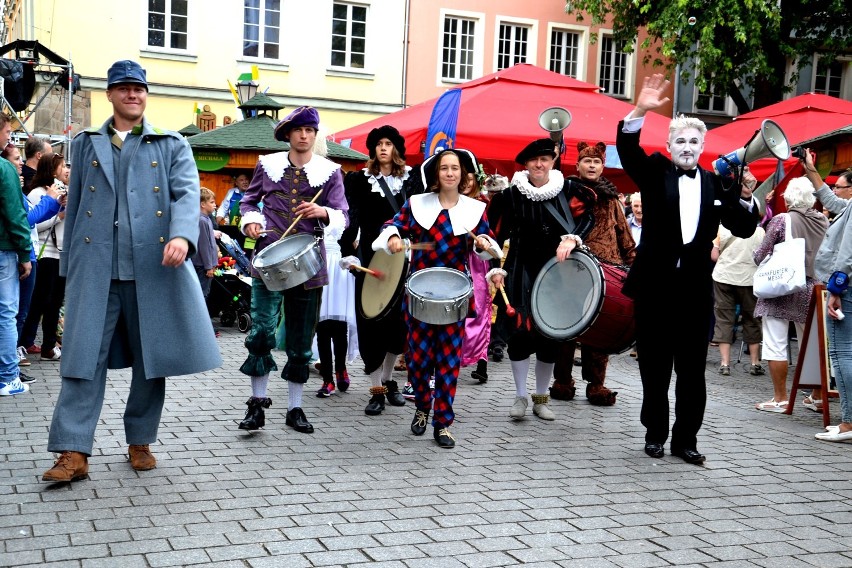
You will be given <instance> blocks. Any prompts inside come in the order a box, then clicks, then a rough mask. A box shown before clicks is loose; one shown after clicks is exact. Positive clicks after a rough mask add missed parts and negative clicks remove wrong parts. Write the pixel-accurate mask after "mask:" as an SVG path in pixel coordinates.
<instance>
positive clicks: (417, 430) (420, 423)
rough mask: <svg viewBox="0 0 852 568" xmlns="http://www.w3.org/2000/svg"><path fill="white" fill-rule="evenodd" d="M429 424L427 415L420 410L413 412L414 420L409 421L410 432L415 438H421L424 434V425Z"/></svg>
mask: <svg viewBox="0 0 852 568" xmlns="http://www.w3.org/2000/svg"><path fill="white" fill-rule="evenodd" d="M428 422H429V413H428V412H423V411H422V410H416V411H415V412H414V420H412V421H411V432H412V433H413V434H414V435H415V436H422V435H423V434H424V433H425V432H426V424H427V423H428Z"/></svg>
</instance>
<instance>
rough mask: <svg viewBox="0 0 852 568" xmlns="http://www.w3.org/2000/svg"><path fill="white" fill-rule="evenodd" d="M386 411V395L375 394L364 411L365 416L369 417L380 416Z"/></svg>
mask: <svg viewBox="0 0 852 568" xmlns="http://www.w3.org/2000/svg"><path fill="white" fill-rule="evenodd" d="M384 410H385V395H383V394H374V395H373V398H371V399H370V402H368V403H367V408H365V409H364V414H366V415H367V416H378V415H379V414H381V413H382V412H384Z"/></svg>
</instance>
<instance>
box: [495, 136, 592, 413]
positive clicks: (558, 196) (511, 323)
mask: <svg viewBox="0 0 852 568" xmlns="http://www.w3.org/2000/svg"><path fill="white" fill-rule="evenodd" d="M539 156H551V157H553V158H556V151H555V149H554V144H553V141H551V140H550V139H546V138H545V139H540V140H536V141H534V142H531V143H530V144H529V145H527V146H526V147H525V148H524V149H523V150H522V151H521V152H520V153H519V154H518V156H517V157H516V158H515V161H516V162H517V163H518V164H521V165H525V164H526V163H527V162H528V161H529V160H531V159H534V158H537V157H539ZM594 199H595V198H594V192H592V191H591V190H589V189H588V188H586V187H585V186H581V185H579V184H566V183H565V179H564V177H563V176H562V172H560V171H559V170H555V169H554V170H551V171H550V173H549V178H548V181H547V183H545V184H544V185H543V186H542V187H535V186H533V185H532V184H531V183H530V181H529V172H528V171H527V170H523V171H520V172H516V173H515V175H514V176H513V178H512V183H511V185H510V186H509V188H507V189H505V190H503V191H502V192H501V193H498V194H496V195H494V196H493V197H492V198H491V203H490V206H489V209H488V215H489V218H490V219H491V223H492V225H493V227H494V228H495V230H494V232H495V233H496V235H497V236H496V239H497V242H498V243H500V244H501V245H502V244H503V243H504V242H505V241H506V239H509V240H510V241H511V247H510V248H509V254H508V256H507V257H506V262H505V264H504V266H503V269H504V270H503V273H504V274H505V275H506V278H505V281H504V285H505V291H506V296H507V297H508V299H509V303H510V304H511V305H512V307H514V308H515V311H516V314H515V316H514V317H511V318H510V317H508V316H507V315H506V310H505V304H504V303H503V300H502V298H501V296H500V294H497V296H495V301H496V303H497V304H498V306H499V309H498V312H497V321H496V322H495V325H497V326H500V327H501V328H502V329H501V333H502V334H503V335H504V336H505V337H507V338H508V342H507V343H508V353H509V359H510V361H511V364H512V375H513V378H514V380H515V388H516V396H515V403H514V405H513V406H512V411H511V412H510V416H511V417H512V418H515V419H520V418H523V417H524V415H525V413H526V408H527V405H528V401H527V388H526V380H527V374H528V373H529V365H530V356H531V355H532V354H533V353H535V355H536V367H535V378H536V392H535V394H534V395H533V397H532V398H533V403H534V407H533V410H534V412H535V414H536V415H537V416H539V417H540V418H542V419H545V420H553V419H554V418H555V417H554V416H553V412H552V411H551V410H550V409H549V408H547V404H548V402H549V395H548V394H547V389H548V387H549V385H550V379H551V377H552V375H553V367H554V363H555V361H556V354H557V349H558V345H559V342H558V341H557V340H555V339H551V338H549V337H546V336H544V335H542V334H541V333H540V332H539V331H538V330H537V329H536V327H535V324H534V323H533V321H532V315H531V309H532V305H531V304H532V287H533V284H534V283H535V279H536V277H537V276H538V273H539V272H540V271H541V269H542V268H543V267H544V265H545V264H546V263H547V262H548V261H549V260H550V259H552V258H553V257H554V256H555V254H556V248H557V247H558V246H559V244H560V242H561V241H562V239H563V238H566V237H569V236H570V237H571V238H574V239H575V240H578V241H580V242H582V239H584V238H585V237H586V235H587V234H588V233H589V231H590V230H591V227H592V223H593V219H592V215H591V205H592V204H593V203H594ZM547 204H550V205H551V206H552V207H553V208H554V209H555V210H556V211H557V212H558V214H559V215H560V216H561V217H563V218H564V219H565V220H566V221H567V220H568V219H569V218H570V220H571V221H572V222H573V224H574V228H573V230H572V231H571V233H570V234H566V233H567V231H566V229H565V227H563V225H562V223H560V222H559V220H557V219H556V217H554V215H553V214H552V213H551V212H550V211H549V210H548V207H547ZM495 266H496V264H495ZM496 270H499V269H498V268H494V269H492V271H491V272H489V274H488V277H489V278H491V275H492V274H493V272H494V271H496Z"/></svg>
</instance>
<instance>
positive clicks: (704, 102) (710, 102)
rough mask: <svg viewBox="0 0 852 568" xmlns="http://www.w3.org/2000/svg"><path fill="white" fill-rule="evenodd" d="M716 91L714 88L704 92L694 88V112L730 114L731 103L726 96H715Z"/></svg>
mask: <svg viewBox="0 0 852 568" xmlns="http://www.w3.org/2000/svg"><path fill="white" fill-rule="evenodd" d="M716 91H717V89H716V88H714V87H710V88H709V89H705V90H701V89H699V88H698V87H696V88H695V111H696V112H714V113H723V114H731V107H732V105H733V101H732V100H731V98H730V97H728V96H727V95H723V94H717V93H716Z"/></svg>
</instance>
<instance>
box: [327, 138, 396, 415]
mask: <svg viewBox="0 0 852 568" xmlns="http://www.w3.org/2000/svg"><path fill="white" fill-rule="evenodd" d="M384 138H386V139H388V140H390V142H391V143H392V144H393V145H394V148H396V152H397V154H398V155H399V157H400V158H402V159H403V160H405V139H404V138H403V137H402V136H401V135H400V134H399V132H398V131H397V130H396V129H395V128H393V127H392V126H387V125H385V126H381V127H379V128H374V129H373V130H371V131H370V134H369V135H368V136H367V148H368V151H369V152H370V160H371V161H370V162H369V163H368V167H366V168H364V169H363V170H362V171H359V172H351V173H349V174H347V176H346V178H345V179H344V186H345V188H346V199H347V201H348V203H349V227H347V229H346V231H344V232H343V235H342V237H341V238H340V244H341V254H343V256H349V255H355V256H357V257H358V258H359V259H360V262H361V266H369V265H370V262H371V261H372V260H373V254H374V251H373V249H372V247H371V245H372V244H373V241H374V240H375V239H376V237H378V236H379V233H380V232H381V230H382V227H383V226H384V224H385V223H387V222H388V221H389V220H391V219H392V218H393V216H394V215H395V214H396V213H397V211H399V210H400V208H401V207H402V205H403V203H405V201H406V196H407V193H406V190H405V189H404V185H406V182H407V181H408V179H409V173H410V170H411V168H410V167H408V166H405V167H404V169H403V173H402V175H398V176H393V175H390V176H385V175H382V174H381V172H379V173H376V174H373V173H371V168H370V166H372V165H373V163H374V162H373V161H374V160H376V145H377V144H378V143H379V141H380V140H382V139H384ZM382 182H384V184H385V185H386V186H387V192H388V193H389V197H388V196H387V195H386V194H385V191H386V190H385V189H384V188H383V187H382ZM391 201H393V203H394V205H391ZM359 231H360V238H359V237H358V232H359ZM356 238H358V239H359V240H358V246H357V248H356V247H354V246H353V243H354V241H355V239H356ZM365 278H373V276H369V275H367V274H365V273H364V272H360V271H358V272H356V274H355V299H356V302H360V298H361V290H362V289H363V287H364V279H365ZM355 318H356V323H357V326H358V337H359V343H358V349H359V352H360V353H361V359H362V360H363V361H364V370H365V372H366V373H367V374H368V375H369V376H370V395H371V396H370V400H369V402H368V403H367V407H366V408H365V409H364V413H365V414H367V415H369V416H376V415H379V414H381V413H382V412H383V411H384V408H385V398H387V401H388V402H389V403H390V404H391V405H392V406H403V405H405V399H404V398H403V397H402V394H401V393H400V392H399V386H398V384H397V382H396V381H393V380H390V379H391V374H392V373H393V368H394V363H395V361H396V358H397V356H398V355H399V354H400V353H402V352H403V349H404V348H405V340H406V339H405V338H406V335H407V330H406V326H405V321H404V319H403V310H402V295H400V297H399V299H398V300H397V301H396V302H395V303H394V305H393V306H391V307H390V309H389V312H388V314H387V315H386V316H384V317H382V318H372V319H368V318H366V317H364V314H363V313H362V311H361V310H360V309H356V310H355Z"/></svg>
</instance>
